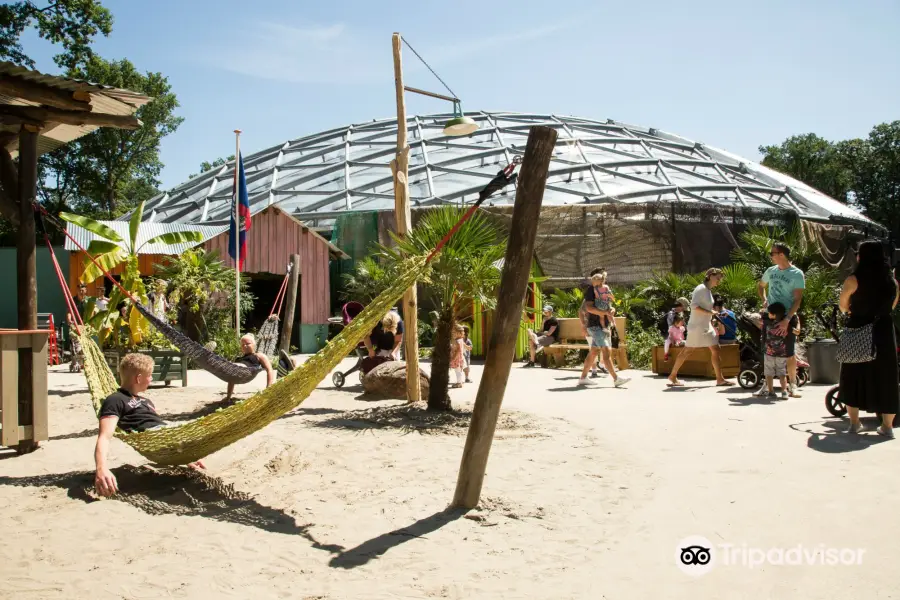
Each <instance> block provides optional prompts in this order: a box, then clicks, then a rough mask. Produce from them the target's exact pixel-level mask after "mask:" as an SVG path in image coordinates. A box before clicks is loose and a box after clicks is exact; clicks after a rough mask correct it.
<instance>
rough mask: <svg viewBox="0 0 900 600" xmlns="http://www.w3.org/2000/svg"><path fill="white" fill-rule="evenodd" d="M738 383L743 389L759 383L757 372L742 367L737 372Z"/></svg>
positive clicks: (750, 388) (753, 386)
mask: <svg viewBox="0 0 900 600" xmlns="http://www.w3.org/2000/svg"><path fill="white" fill-rule="evenodd" d="M738 385H740V386H741V387H742V388H744V389H745V390H752V389H753V388H755V387H756V386H758V385H759V374H758V373H757V372H756V371H754V370H753V369H744V370H743V371H741V372H740V373H739V374H738Z"/></svg>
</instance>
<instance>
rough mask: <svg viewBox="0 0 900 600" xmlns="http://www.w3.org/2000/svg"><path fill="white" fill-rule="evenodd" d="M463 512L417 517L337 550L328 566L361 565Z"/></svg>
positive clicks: (429, 531) (453, 510)
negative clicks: (344, 548) (347, 547)
mask: <svg viewBox="0 0 900 600" xmlns="http://www.w3.org/2000/svg"><path fill="white" fill-rule="evenodd" d="M464 514H466V511H465V510H463V509H446V510H442V511H440V512H436V513H434V514H433V515H431V516H430V517H425V518H424V519H419V520H418V521H416V522H415V523H413V524H412V525H407V526H406V527H401V528H400V529H395V530H393V531H389V532H388V533H383V534H381V535H379V536H378V537H375V538H372V539H371V540H367V541H365V542H363V543H362V544H360V545H359V546H356V547H355V548H350V549H349V550H344V551H342V552H339V553H337V555H336V556H335V557H334V558H332V559H331V561H330V562H329V563H328V566H330V567H334V568H336V569H353V568H355V567H361V566H363V565H364V564H366V563H367V562H369V561H370V560H372V559H374V558H378V557H379V556H381V555H382V554H384V553H385V552H387V551H388V550H390V549H391V548H395V547H397V546H399V545H400V544H403V543H405V542H408V541H409V540H412V539H415V538H421V537H425V536H426V535H428V534H429V533H432V532H434V531H437V530H438V529H440V528H441V527H443V526H444V525H446V524H448V523H452V522H453V521H456V520H457V519H459V518H460V517H461V516H463V515H464Z"/></svg>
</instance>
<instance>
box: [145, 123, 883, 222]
mask: <svg viewBox="0 0 900 600" xmlns="http://www.w3.org/2000/svg"><path fill="white" fill-rule="evenodd" d="M466 114H467V116H470V117H472V118H473V119H475V121H477V122H478V125H479V129H478V130H477V131H476V132H475V133H472V134H470V135H467V136H464V137H447V136H445V135H444V134H443V131H442V130H443V127H444V124H445V123H446V121H447V119H449V118H451V117H452V115H450V114H447V113H442V114H432V115H424V116H413V117H410V118H409V119H408V123H407V127H408V132H409V145H410V160H409V193H410V205H411V206H412V207H424V206H436V205H441V204H457V205H458V204H469V203H471V202H473V201H474V200H475V199H476V198H477V197H478V191H479V190H481V189H482V188H483V187H484V186H485V184H487V182H488V181H490V179H491V178H492V177H494V175H495V174H496V173H497V171H498V170H500V169H502V168H503V167H504V166H506V165H507V164H509V163H510V162H511V161H512V160H513V157H515V156H517V155H521V154H523V153H524V151H525V144H526V140H527V137H528V132H529V129H530V128H531V127H532V126H535V125H542V126H546V127H553V128H555V129H556V130H557V131H558V139H557V143H556V150H555V153H554V156H553V160H552V162H551V165H550V174H549V179H548V181H547V187H546V192H545V195H544V204H545V205H566V204H604V203H626V204H628V203H646V202H656V201H660V202H679V203H693V204H706V205H712V206H720V207H722V208H728V209H729V210H730V209H731V207H736V208H739V209H740V208H750V209H774V210H779V211H787V212H793V213H795V214H797V215H798V216H799V217H801V218H804V219H809V220H815V221H824V222H837V223H855V224H857V225H862V226H866V227H873V226H874V227H878V226H877V225H876V224H874V223H873V222H872V221H870V220H869V219H867V218H866V217H865V216H863V215H862V214H860V213H859V212H857V211H856V210H854V209H852V208H850V207H848V206H847V205H845V204H843V203H841V202H838V201H837V200H835V199H833V198H830V197H828V196H826V195H825V194H822V193H820V192H818V191H816V190H814V189H813V188H811V187H809V186H807V185H805V184H804V183H802V182H800V181H797V180H795V179H792V178H790V177H788V176H786V175H783V174H781V173H778V172H775V171H773V170H771V169H768V168H766V167H764V166H762V165H760V164H758V163H756V162H754V161H751V160H748V159H745V158H741V157H740V156H736V155H734V154H731V153H729V152H726V151H724V150H720V149H717V148H714V147H712V146H707V145H705V144H702V143H698V142H694V141H691V140H688V139H686V138H683V137H680V136H678V135H674V134H671V133H666V132H664V131H661V130H659V129H655V128H647V127H639V126H632V125H628V124H625V123H620V122H617V121H613V120H607V121H597V120H591V119H584V118H579V117H568V116H557V115H547V114H520V113H511V112H484V111H483V112H467V113H466ZM396 140H397V120H396V119H385V120H377V121H371V122H368V123H359V124H355V125H350V126H347V127H340V128H337V129H330V130H328V131H323V132H321V133H316V134H313V135H308V136H305V137H301V138H297V139H294V140H290V141H287V142H284V143H283V144H280V145H277V146H273V147H271V148H267V149H265V150H262V151H260V152H256V153H254V154H250V155H244V169H245V173H246V178H247V187H248V192H249V195H250V205H251V212H252V213H254V214H255V213H256V212H258V211H260V210H263V209H264V208H266V207H268V206H278V208H280V209H281V210H283V211H285V212H287V213H289V214H291V215H292V216H294V217H295V218H297V219H299V220H301V221H304V222H305V223H307V224H308V225H309V226H311V227H317V228H330V227H331V226H332V224H333V220H334V219H335V217H337V216H338V215H340V214H342V213H344V212H345V211H371V210H392V209H393V206H394V195H393V183H392V181H393V180H392V175H391V169H390V162H391V160H392V159H393V158H394V155H395V153H396V143H397V142H396ZM233 178H234V161H231V162H229V163H227V164H225V165H222V166H220V167H216V168H213V169H212V170H210V171H207V172H205V173H202V174H201V175H199V176H197V177H194V178H192V179H190V180H188V181H186V182H184V183H182V184H181V185H179V186H176V187H175V188H173V189H171V190H169V191H167V192H165V193H162V194H160V195H158V196H156V197H154V198H152V199H151V200H149V201H148V202H147V204H146V206H145V210H144V219H145V220H148V221H156V222H163V223H194V224H202V225H219V224H224V223H227V222H228V220H229V217H230V211H231V210H233V209H232V204H231V200H232V182H233V180H234V179H233ZM514 199H515V189H514V188H513V186H509V187H507V188H506V189H505V190H503V191H502V192H501V193H498V194H496V195H495V196H493V197H491V198H490V200H489V201H488V202H487V204H488V205H503V204H510V205H511V204H512V203H513V201H514Z"/></svg>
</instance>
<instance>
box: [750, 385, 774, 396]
mask: <svg viewBox="0 0 900 600" xmlns="http://www.w3.org/2000/svg"><path fill="white" fill-rule="evenodd" d="M753 395H754V396H756V397H757V398H768V397H769V389H768V388H767V387H766V386H763V387H762V389H761V390H759V391H758V392H756V393H755V394H753ZM773 395H774V394H773Z"/></svg>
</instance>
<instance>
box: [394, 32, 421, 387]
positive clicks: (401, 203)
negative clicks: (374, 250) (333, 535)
mask: <svg viewBox="0 0 900 600" xmlns="http://www.w3.org/2000/svg"><path fill="white" fill-rule="evenodd" d="M392 42H393V48H394V82H395V84H396V91H397V158H396V159H394V161H392V163H391V170H392V171H393V172H394V217H395V219H396V221H397V235H398V236H400V237H404V236H405V235H406V234H407V233H408V232H409V230H410V228H411V227H410V225H411V221H412V216H411V214H410V210H409V180H408V177H409V146H408V145H407V142H406V99H405V98H404V95H403V64H402V62H401V60H400V43H401V39H400V34H399V33H395V34H394V36H393V39H392ZM418 310H419V302H418V297H417V293H416V284H413V285H412V286H410V288H409V289H408V290H406V292H405V293H404V294H403V320H404V330H403V346H404V352H405V355H406V400H407V402H418V401H419V400H420V399H421V398H422V389H421V387H420V382H419V318H418Z"/></svg>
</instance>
